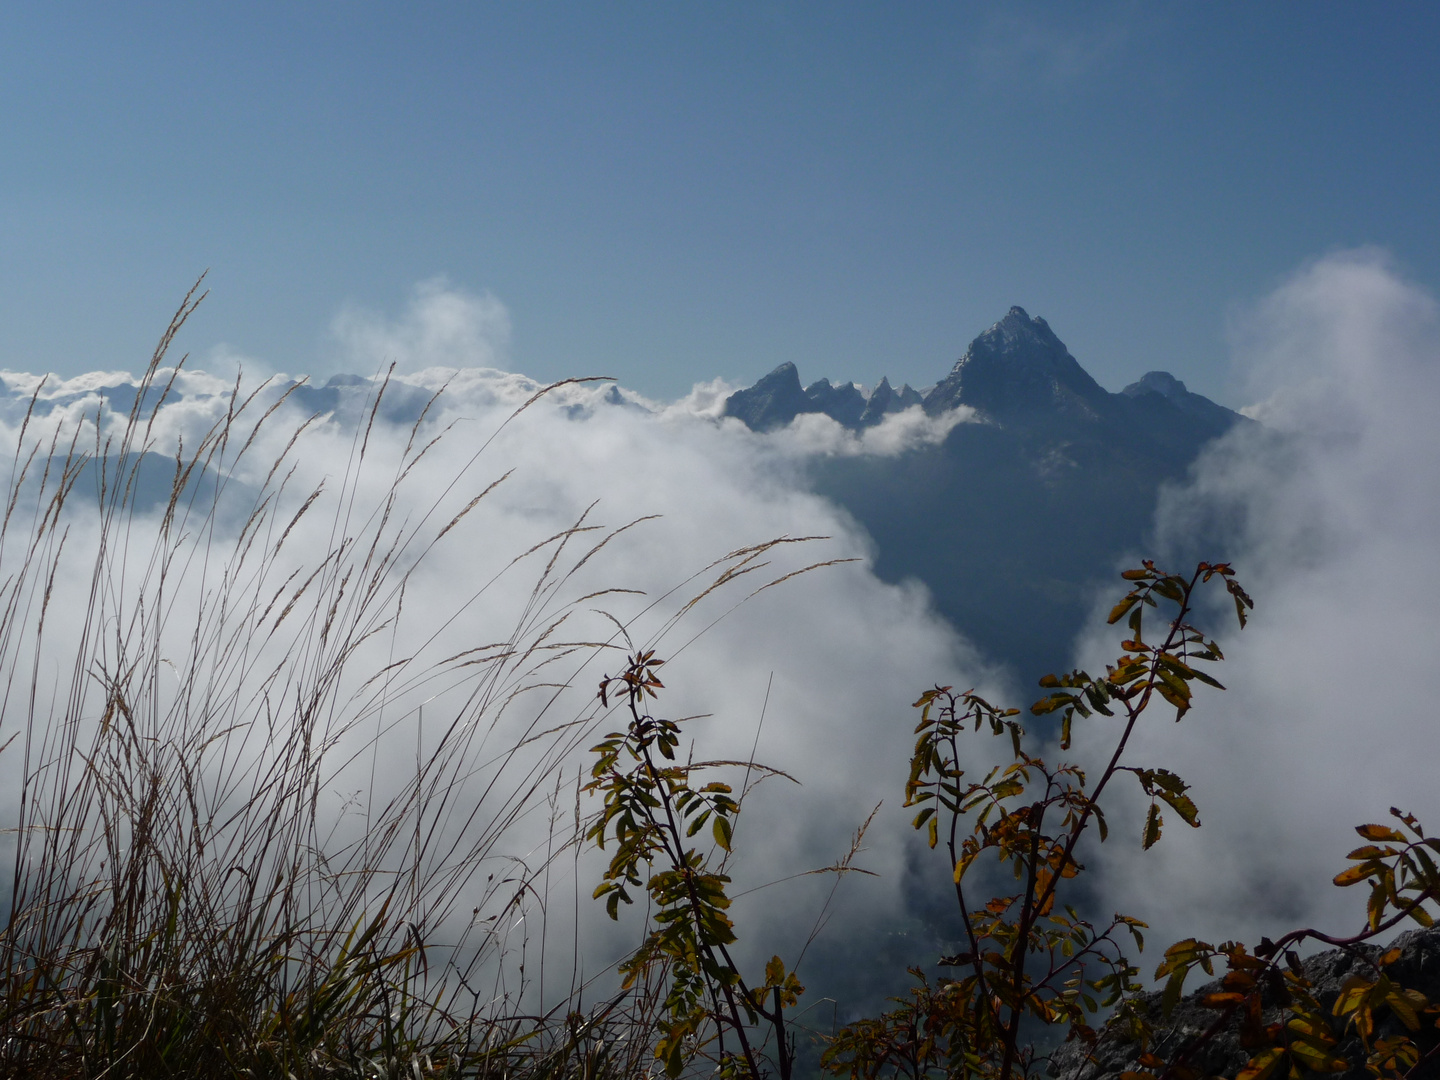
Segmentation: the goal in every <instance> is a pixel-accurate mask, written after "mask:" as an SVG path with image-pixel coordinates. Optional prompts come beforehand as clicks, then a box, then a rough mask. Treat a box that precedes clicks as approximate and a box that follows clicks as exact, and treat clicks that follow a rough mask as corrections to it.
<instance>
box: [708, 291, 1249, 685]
mask: <svg viewBox="0 0 1440 1080" xmlns="http://www.w3.org/2000/svg"><path fill="white" fill-rule="evenodd" d="M915 406H919V407H920V408H922V409H924V411H925V412H926V413H927V414H928V415H931V416H939V415H941V414H944V413H946V412H947V411H950V410H954V409H956V408H959V407H962V406H966V407H968V408H969V409H972V410H974V413H973V415H970V416H968V417H967V419H968V420H969V422H966V423H960V424H957V425H956V426H955V427H953V428H952V429H951V430H950V432H949V434H948V435H947V436H946V437H945V439H944V441H943V442H941V443H940V444H938V445H932V446H926V447H922V448H919V449H915V450H911V451H908V452H906V453H903V454H901V455H899V456H898V457H874V456H860V457H836V458H825V459H819V460H817V461H816V462H815V464H814V466H813V473H812V482H813V484H814V487H815V490H816V491H818V492H820V493H821V494H824V495H826V496H828V497H829V498H831V499H833V500H834V501H835V502H837V503H839V504H840V505H841V506H843V507H845V508H846V509H847V510H848V511H849V512H850V513H851V514H852V515H853V516H854V517H855V519H856V520H857V521H858V522H859V523H860V524H861V525H863V526H864V527H865V529H866V530H867V531H868V532H869V533H870V535H871V536H872V537H873V538H874V540H875V543H876V547H877V562H876V569H877V572H878V573H879V574H880V576H881V577H882V578H886V579H888V580H892V581H898V580H901V579H904V578H908V577H914V578H918V579H919V580H921V581H923V582H924V583H925V584H926V585H927V586H929V588H930V590H931V592H932V593H933V595H934V597H935V601H936V604H937V606H938V607H939V609H940V611H941V612H942V613H943V614H945V615H946V616H947V617H948V618H949V619H950V620H951V621H952V622H953V623H954V624H955V625H956V626H957V627H958V628H959V629H960V630H961V631H962V632H964V633H965V634H966V635H967V636H968V637H970V638H971V639H972V640H973V641H975V642H976V643H977V644H978V645H979V646H980V647H981V649H982V650H983V651H984V652H985V653H987V654H989V655H990V656H991V657H992V658H993V659H995V660H998V661H1002V662H1005V663H1008V664H1011V665H1012V666H1014V667H1015V668H1016V670H1017V673H1018V674H1020V675H1021V676H1023V677H1024V678H1026V679H1027V681H1028V679H1029V678H1031V677H1032V676H1038V675H1039V674H1042V673H1043V672H1044V671H1048V670H1053V669H1056V668H1060V667H1063V666H1066V665H1068V663H1069V661H1070V656H1069V650H1070V648H1071V645H1072V642H1073V640H1074V637H1075V634H1076V633H1077V632H1078V630H1079V629H1080V626H1081V624H1082V623H1083V621H1084V619H1085V618H1086V616H1087V615H1088V613H1089V610H1090V607H1091V606H1092V604H1093V603H1094V597H1095V595H1096V589H1097V588H1100V589H1104V588H1107V587H1108V588H1109V589H1110V591H1113V588H1114V581H1113V579H1111V578H1110V577H1109V575H1110V573H1111V572H1112V571H1113V570H1114V569H1115V568H1116V566H1117V564H1118V562H1119V561H1120V560H1122V559H1123V558H1125V557H1127V556H1130V557H1134V556H1137V555H1140V554H1149V553H1150V552H1151V546H1152V544H1153V541H1152V539H1151V537H1150V531H1151V528H1152V522H1153V516H1154V509H1155V501H1156V496H1157V494H1158V491H1159V489H1160V486H1161V485H1162V484H1163V483H1165V482H1166V481H1171V480H1179V479H1181V478H1183V477H1184V475H1185V473H1186V470H1187V468H1188V467H1189V465H1190V464H1191V462H1193V461H1194V460H1195V457H1196V455H1197V454H1198V453H1199V452H1200V449H1201V448H1202V447H1203V446H1204V445H1205V444H1206V443H1208V442H1210V441H1211V440H1212V439H1214V438H1216V437H1217V436H1220V435H1222V434H1224V433H1225V432H1227V431H1229V430H1230V429H1231V428H1232V427H1234V426H1235V425H1236V424H1248V423H1251V421H1249V420H1247V419H1245V418H1244V417H1242V416H1240V414H1238V413H1236V412H1233V411H1231V410H1230V409H1227V408H1225V407H1224V406H1221V405H1218V404H1216V403H1215V402H1213V401H1211V400H1210V399H1208V398H1205V397H1202V396H1201V395H1199V394H1192V393H1191V392H1190V391H1188V390H1187V389H1186V388H1185V384H1184V383H1182V382H1181V381H1180V380H1178V379H1176V378H1175V377H1174V376H1172V375H1170V374H1168V373H1166V372H1164V371H1152V372H1150V373H1149V374H1147V375H1145V376H1144V377H1143V378H1141V379H1140V380H1139V381H1138V382H1135V383H1132V384H1131V385H1129V386H1127V387H1125V388H1124V389H1123V390H1121V391H1120V392H1119V393H1118V394H1115V393H1110V392H1108V391H1106V390H1105V389H1104V388H1103V387H1101V386H1100V385H1099V384H1098V383H1097V382H1096V381H1095V380H1094V379H1093V378H1091V377H1090V375H1089V373H1087V372H1086V371H1085V369H1084V368H1083V367H1081V366H1080V364H1079V363H1078V362H1077V361H1076V359H1075V358H1074V357H1073V356H1071V355H1070V352H1069V350H1068V349H1066V347H1065V345H1064V343H1063V342H1062V341H1061V340H1060V339H1059V338H1058V337H1056V336H1055V333H1054V331H1053V330H1051V329H1050V326H1049V324H1048V323H1046V322H1045V320H1044V319H1041V318H1038V317H1031V316H1030V315H1028V314H1026V312H1025V311H1024V310H1023V309H1022V308H1019V307H1012V308H1011V309H1010V311H1009V312H1008V313H1007V314H1006V315H1005V317H1004V318H1003V319H1001V320H1000V321H999V322H997V323H996V324H995V325H994V326H992V327H990V329H988V330H986V331H985V332H984V333H982V334H981V335H980V336H979V337H977V338H976V339H975V340H974V341H972V342H971V343H970V347H969V348H968V349H966V350H965V354H964V355H963V356H961V357H960V359H959V360H957V361H956V362H955V365H954V367H953V368H951V370H950V372H949V374H947V375H946V376H945V377H944V378H943V379H941V380H940V381H939V382H937V383H936V384H935V385H934V386H933V387H930V388H929V389H927V390H926V391H924V392H923V393H922V392H920V391H917V390H914V389H912V388H911V387H910V386H908V385H906V386H903V387H902V388H901V389H900V390H899V391H896V390H894V389H893V388H892V387H891V386H890V383H889V381H888V380H886V379H881V380H880V382H879V383H878V384H877V385H876V386H875V389H874V390H872V391H871V392H870V393H869V395H866V394H865V393H863V392H862V391H861V390H860V389H859V388H858V387H856V386H855V385H854V384H853V383H848V382H847V383H845V384H844V385H843V386H838V387H836V386H832V385H831V383H830V382H829V381H828V380H826V379H821V380H820V381H819V382H815V383H812V384H811V385H810V386H808V387H805V388H803V389H802V387H801V384H800V378H799V373H798V372H797V371H796V369H795V366H794V365H793V364H782V365H781V366H780V367H778V368H776V369H775V370H774V371H772V372H771V373H770V374H768V375H766V376H765V377H764V378H762V379H761V380H760V381H759V382H757V383H756V384H755V385H754V386H751V387H749V388H747V389H745V390H740V391H738V392H737V393H735V394H733V395H731V396H730V398H729V399H728V400H727V401H726V404H725V412H726V414H727V415H729V416H734V417H737V418H739V419H740V420H742V421H744V423H745V424H747V425H748V426H749V427H750V428H752V429H754V430H756V431H768V430H773V429H775V428H779V427H783V426H785V425H787V424H789V423H790V422H791V421H793V420H794V419H795V417H797V416H800V415H802V414H805V413H824V414H825V415H827V416H829V417H831V418H833V419H834V420H836V421H837V422H838V423H840V424H842V425H844V426H845V427H847V428H850V429H852V430H861V429H864V428H866V427H869V426H872V425H874V424H878V423H879V422H880V421H881V420H882V419H883V418H884V416H885V415H886V414H888V413H892V412H896V411H899V410H902V409H906V408H912V407H915ZM1207 554H1208V555H1209V556H1210V557H1212V558H1223V557H1224V553H1223V552H1208V553H1207Z"/></svg>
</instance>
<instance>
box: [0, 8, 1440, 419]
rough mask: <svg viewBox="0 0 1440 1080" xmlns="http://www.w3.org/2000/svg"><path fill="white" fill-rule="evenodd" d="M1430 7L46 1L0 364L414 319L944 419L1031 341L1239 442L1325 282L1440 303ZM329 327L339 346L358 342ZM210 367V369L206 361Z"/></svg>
mask: <svg viewBox="0 0 1440 1080" xmlns="http://www.w3.org/2000/svg"><path fill="white" fill-rule="evenodd" d="M1437 31H1440V13H1437V12H1436V10H1435V9H1434V8H1433V7H1432V6H1428V5H1421V4H1409V3H1393V4H1387V5H1383V6H1381V7H1374V6H1363V7H1362V6H1356V5H1344V4H1335V3H1316V4H1309V5H1306V6H1304V7H1303V8H1299V7H1296V6H1292V5H1280V4H1271V5H1250V4H1238V3H1236V4H1207V5H1201V4H1174V5H1165V6H1160V5H1142V4H1137V3H1097V4H1090V5H1084V6H1079V5H1064V4H1053V3H1052V4H1029V5H1024V6H1017V5H998V4H984V3H976V4H967V5H941V4H912V5H858V4H849V3H842V4H786V5H772V4H760V3H737V4H731V5H725V6H702V5H659V4H637V3H625V4H616V5H604V6H598V5H597V6H584V5H578V4H540V5H519V4H486V5H473V4H434V3H417V4H410V5H405V6H403V7H400V6H394V5H377V4H372V3H345V4H339V3H314V4H306V5H299V6H297V5H282V4H272V3H257V4H249V5H244V6H243V7H241V6H233V5H230V6H222V5H201V6H195V5H178V4H155V3H152V4H136V5H125V6H124V7H123V8H117V7H115V6H113V5H100V4H83V3H81V4H77V3H63V2H62V3H55V4H44V5H40V4H32V5H23V6H16V7H12V8H11V9H10V10H9V12H8V13H7V21H6V29H5V33H4V35H3V38H0V117H3V120H0V139H3V146H4V153H3V155H0V325H3V326H4V328H5V332H4V334H3V336H0V368H8V369H11V370H16V371H35V372H40V371H55V372H57V373H59V374H62V375H75V374H78V373H80V372H83V371H88V370H93V369H99V368H106V369H116V368H121V369H129V370H136V369H138V368H139V367H140V366H142V365H143V363H144V360H145V359H146V358H147V357H148V354H149V351H150V349H151V348H152V347H153V343H154V340H155V338H156V337H157V336H158V333H159V331H160V329H161V328H163V326H164V324H165V322H166V321H167V319H168V316H169V314H170V312H171V311H172V310H173V309H174V307H175V306H176V304H177V303H178V301H179V298H180V297H181V296H182V295H183V294H184V292H185V290H186V289H187V288H188V286H189V285H190V283H191V282H192V281H193V280H194V279H195V277H196V276H197V275H198V274H199V273H200V272H201V271H202V270H205V269H207V268H208V269H209V271H210V276H209V278H208V284H209V286H210V288H211V290H212V292H211V295H210V297H209V298H208V299H207V300H206V302H205V305H204V307H203V308H202V310H201V312H200V313H198V314H197V317H196V319H195V320H194V321H193V322H192V324H191V326H190V327H189V328H188V329H187V332H186V335H185V337H184V338H183V339H182V342H181V344H182V345H183V346H184V347H185V348H187V349H189V350H191V351H192V352H193V353H194V354H195V356H196V357H197V358H198V359H199V360H200V361H202V362H203V361H205V360H206V359H207V358H210V359H212V360H213V359H214V358H215V357H216V356H218V355H221V354H223V355H226V356H244V357H248V358H251V359H252V361H253V362H255V363H257V364H261V365H265V366H268V367H269V368H271V369H279V370H286V371H291V372H297V373H298V372H308V373H313V374H316V375H321V376H324V375H328V374H330V373H332V372H334V371H337V370H340V369H341V368H342V367H343V366H344V365H345V364H346V363H347V362H350V361H351V360H352V359H353V358H352V357H351V355H350V352H349V351H348V349H347V347H346V345H345V342H344V340H343V339H344V334H343V330H344V328H345V327H346V326H353V324H354V322H355V320H356V318H357V317H363V318H369V319H371V320H372V321H373V320H374V319H376V318H389V319H394V318H396V317H398V316H399V314H400V313H402V312H404V311H405V310H407V305H410V304H411V303H412V301H413V299H414V298H415V296H416V295H417V290H419V291H420V292H423V291H424V290H426V289H429V290H430V291H431V292H434V291H436V290H437V289H439V288H445V289H449V290H452V291H454V292H456V293H458V294H463V295H466V296H469V297H471V298H474V299H475V300H476V301H477V302H482V303H487V304H489V305H491V307H492V309H493V310H495V311H496V312H498V313H499V314H500V315H501V316H503V322H504V330H505V333H504V334H503V335H502V336H501V337H500V339H499V346H498V352H497V353H496V354H495V356H494V357H493V359H494V360H495V362H496V363H498V364H499V365H500V366H504V367H506V368H508V369H511V370H517V371H521V372H524V373H526V374H528V375H531V376H534V377H536V378H539V379H542V380H548V379H552V378H559V377H565V376H570V375H578V374H605V375H613V376H616V377H617V378H619V379H620V380H621V381H622V382H623V383H624V384H625V385H627V386H629V387H632V388H634V389H635V390H637V391H639V392H640V393H643V394H646V395H649V396H651V397H653V398H657V399H674V398H678V397H680V396H682V395H684V394H685V393H686V392H687V391H688V390H689V388H690V387H691V385H692V384H694V383H696V382H699V381H704V380H708V379H713V378H717V377H719V378H724V379H726V380H728V381H730V382H731V383H734V384H744V383H749V382H751V381H753V380H754V379H756V378H757V377H759V376H760V375H762V374H764V373H765V372H766V371H768V370H770V369H771V368H772V367H774V366H776V365H777V364H779V363H782V362H785V361H793V362H794V363H796V364H797V365H798V366H799V368H800V372H801V376H802V378H803V379H804V380H805V381H807V382H808V381H810V380H812V379H815V378H819V377H820V376H822V375H824V376H828V377H829V378H831V379H832V380H833V381H841V380H844V379H847V378H853V379H856V380H857V381H860V382H863V383H873V382H874V381H876V380H877V379H878V378H879V376H880V375H882V374H888V375H889V376H890V378H891V379H892V381H894V382H897V383H898V382H899V381H902V380H903V381H909V382H911V383H913V384H915V385H924V384H926V383H929V382H933V381H934V380H935V379H937V378H938V377H940V376H941V375H942V374H943V373H944V372H945V371H946V370H947V369H948V367H949V365H950V364H951V363H952V362H953V361H954V359H955V358H956V357H957V356H958V355H959V354H960V353H961V352H962V351H963V349H964V347H965V345H966V344H967V343H968V342H969V340H970V339H971V338H973V337H974V336H975V335H976V334H977V333H979V332H980V331H982V330H984V329H985V328H986V327H987V326H989V325H990V324H991V323H993V322H994V321H995V320H996V319H998V318H999V317H1000V316H1001V315H1003V314H1004V312H1005V311H1006V309H1007V308H1008V307H1009V306H1010V305H1011V304H1019V305H1021V306H1023V307H1025V308H1026V309H1027V310H1028V311H1030V312H1031V313H1032V314H1039V315H1042V316H1044V317H1045V318H1046V319H1047V320H1049V322H1050V323H1051V325H1052V326H1053V327H1054V329H1055V330H1056V332H1057V333H1058V334H1059V336H1060V337H1061V339H1062V340H1064V341H1065V342H1066V343H1067V344H1068V345H1069V346H1070V349H1071V351H1072V352H1073V353H1074V354H1075V356H1076V357H1077V358H1078V359H1079V360H1080V361H1081V363H1082V364H1084V365H1085V366H1086V367H1087V368H1088V369H1089V370H1090V371H1091V372H1092V373H1093V374H1094V375H1095V376H1096V377H1097V378H1098V379H1099V381H1100V382H1101V383H1102V385H1105V386H1107V387H1108V388H1110V389H1112V390H1113V389H1119V388H1120V387H1121V386H1122V385H1124V384H1125V383H1127V382H1129V381H1131V380H1133V379H1135V378H1138V377H1139V376H1140V375H1141V374H1143V373H1144V372H1145V371H1147V370H1151V369H1155V368H1163V369H1168V370H1170V371H1172V372H1173V373H1174V374H1176V375H1177V376H1179V377H1180V378H1182V379H1184V380H1185V381H1186V382H1187V383H1188V384H1189V385H1190V386H1191V388H1192V389H1195V390H1198V391H1200V392H1202V393H1206V394H1209V395H1211V396H1213V397H1216V398H1217V399H1219V400H1221V401H1223V402H1225V403H1227V404H1230V405H1241V404H1245V403H1246V402H1245V401H1243V400H1242V398H1241V396H1240V395H1241V390H1242V382H1241V381H1240V379H1239V376H1237V374H1236V372H1235V369H1234V367H1233V365H1232V364H1231V362H1230V356H1231V354H1232V349H1231V335H1232V333H1233V331H1234V327H1235V326H1236V325H1238V324H1241V323H1243V322H1244V320H1245V318H1246V313H1247V312H1248V311H1249V309H1250V307H1251V306H1252V305H1253V304H1255V303H1258V302H1259V301H1260V298H1261V297H1263V296H1265V295H1267V294H1268V293H1269V292H1270V291H1272V290H1273V289H1275V288H1277V287H1279V286H1280V284H1281V283H1282V282H1283V281H1284V280H1286V279H1287V277H1288V276H1289V275H1290V274H1292V273H1293V272H1294V271H1295V270H1296V269H1297V268H1298V267H1299V266H1301V265H1303V264H1305V263H1306V262H1307V261H1308V260H1313V259H1316V258H1319V257H1323V256H1325V255H1326V254H1328V253H1332V252H1335V251H1338V250H1350V249H1353V248H1356V247H1358V246H1361V245H1377V246H1379V247H1381V248H1383V249H1385V250H1386V251H1388V252H1389V253H1390V256H1391V258H1392V259H1393V260H1394V262H1395V264H1396V266H1397V267H1398V269H1399V270H1400V272H1403V273H1404V274H1406V275H1408V277H1410V278H1411V279H1414V280H1416V281H1418V282H1420V283H1424V284H1428V285H1430V286H1432V287H1433V286H1434V285H1435V284H1437V283H1440V254H1437V252H1440V244H1437V239H1440V237H1437V229H1440V220H1437V215H1436V214H1435V213H1434V207H1433V179H1434V177H1435V175H1436V174H1437V166H1440V144H1437V142H1436V140H1434V139H1433V138H1431V137H1430V135H1429V132H1430V131H1431V129H1432V128H1433V120H1434V117H1435V116H1436V114H1437V108H1436V106H1437V104H1440V80H1437V79H1436V78H1435V76H1434V64H1433V60H1434V56H1435V50H1436V46H1437ZM337 327H338V329H337ZM216 362H217V363H218V361H216Z"/></svg>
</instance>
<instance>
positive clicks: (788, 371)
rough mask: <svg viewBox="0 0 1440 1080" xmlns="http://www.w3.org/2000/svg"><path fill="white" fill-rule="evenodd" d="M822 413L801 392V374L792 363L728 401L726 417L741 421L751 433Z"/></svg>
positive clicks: (736, 393) (739, 392)
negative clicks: (803, 415)
mask: <svg viewBox="0 0 1440 1080" xmlns="http://www.w3.org/2000/svg"><path fill="white" fill-rule="evenodd" d="M819 411H820V408H819V406H817V405H816V404H815V402H814V401H812V400H811V399H810V398H809V397H808V396H807V395H806V393H805V391H804V390H802V389H801V388H800V373H799V372H798V371H796V370H795V365H794V364H791V363H789V362H786V363H784V364H781V365H780V366H779V367H777V368H776V369H775V370H774V371H772V372H770V374H769V375H766V376H765V377H764V378H762V379H761V380H760V381H759V382H757V383H756V384H755V385H754V386H752V387H749V388H748V389H745V390H737V391H736V392H735V393H733V394H731V395H730V396H729V397H728V398H727V399H726V400H725V415H726V416H734V417H738V418H739V419H740V420H742V421H744V422H745V425H746V427H748V428H750V429H751V430H752V431H770V430H771V429H772V428H777V427H784V426H785V425H786V424H788V423H790V421H791V420H794V419H795V417H797V416H799V415H800V414H801V413H807V412H819Z"/></svg>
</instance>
